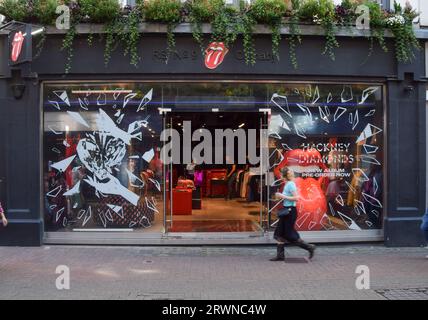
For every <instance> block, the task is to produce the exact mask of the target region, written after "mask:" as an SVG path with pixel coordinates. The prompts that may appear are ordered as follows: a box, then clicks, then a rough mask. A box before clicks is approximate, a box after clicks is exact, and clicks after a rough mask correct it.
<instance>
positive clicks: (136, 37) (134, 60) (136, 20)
mask: <svg viewBox="0 0 428 320" xmlns="http://www.w3.org/2000/svg"><path fill="white" fill-rule="evenodd" d="M140 21H141V14H140V11H139V10H137V9H134V10H132V11H131V12H130V13H129V15H128V19H127V23H126V24H125V25H123V28H122V29H121V28H120V27H119V30H122V34H123V36H122V38H123V39H124V43H125V51H124V55H125V56H126V55H127V54H129V57H130V64H132V65H133V66H135V67H136V66H137V65H138V62H139V61H140V55H139V54H138V44H139V41H140V30H139V27H140Z"/></svg>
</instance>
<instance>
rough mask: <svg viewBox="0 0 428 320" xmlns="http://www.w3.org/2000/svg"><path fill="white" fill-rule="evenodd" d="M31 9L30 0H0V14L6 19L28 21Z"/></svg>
mask: <svg viewBox="0 0 428 320" xmlns="http://www.w3.org/2000/svg"><path fill="white" fill-rule="evenodd" d="M32 11H33V3H32V1H27V0H2V1H0V14H2V15H4V16H5V17H6V19H7V20H8V21H11V20H15V21H22V22H28V21H29V20H30V18H31V14H32Z"/></svg>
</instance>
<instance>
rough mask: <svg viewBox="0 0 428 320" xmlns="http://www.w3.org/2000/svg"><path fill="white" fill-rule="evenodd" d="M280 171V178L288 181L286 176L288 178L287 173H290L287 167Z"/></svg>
mask: <svg viewBox="0 0 428 320" xmlns="http://www.w3.org/2000/svg"><path fill="white" fill-rule="evenodd" d="M280 171H281V174H282V176H283V177H284V178H285V179H287V180H288V178H287V176H288V172H289V171H290V169H289V168H288V167H283V168H281V170H280Z"/></svg>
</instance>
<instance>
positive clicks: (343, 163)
mask: <svg viewBox="0 0 428 320" xmlns="http://www.w3.org/2000/svg"><path fill="white" fill-rule="evenodd" d="M43 92H44V96H43V112H44V138H43V143H44V148H43V152H44V153H43V159H44V161H43V181H44V192H43V200H44V208H45V209H44V221H45V226H46V231H81V230H91V229H102V230H104V229H113V228H114V229H119V228H122V229H131V230H133V231H141V232H159V233H160V232H162V231H163V230H164V229H163V228H164V214H163V213H164V205H165V201H166V202H168V199H163V191H164V181H167V179H166V178H167V177H168V176H169V173H168V172H167V173H164V172H163V168H164V166H163V163H162V162H161V150H162V146H163V142H161V141H160V140H161V139H160V134H161V132H162V130H163V125H164V123H163V119H162V116H161V115H160V114H159V109H158V108H159V107H165V108H169V109H171V110H172V111H173V113H174V111H177V110H181V111H185V112H189V111H190V112H191V114H192V115H194V116H195V117H197V116H198V114H199V113H200V112H210V121H211V122H212V123H211V125H214V124H215V123H214V122H215V121H214V119H215V117H216V116H215V115H216V113H212V111H211V110H220V111H221V112H223V111H224V112H231V113H230V115H229V116H227V117H224V118H222V119H223V120H221V118H219V119H220V120H219V125H218V127H219V128H222V127H224V125H225V124H224V123H226V121H225V119H228V120H230V121H231V119H232V118H233V117H235V118H236V117H238V119H237V120H236V119H235V118H233V119H235V120H236V121H238V120H240V119H239V115H242V116H243V119H244V118H245V117H246V118H245V119H247V120H249V118H248V117H250V114H251V115H255V113H254V112H258V111H259V110H260V109H262V110H266V109H270V110H271V114H270V116H269V118H268V119H267V120H268V124H266V123H263V124H261V127H263V128H265V127H266V125H267V127H268V136H269V139H268V140H269V142H268V143H269V145H268V146H267V147H268V148H264V149H265V150H268V154H267V156H268V157H269V168H268V169H269V170H267V171H268V172H267V175H266V177H267V179H263V181H264V182H267V183H264V184H263V185H260V187H257V188H255V189H254V190H255V191H257V192H260V194H263V196H262V197H261V198H262V199H263V203H262V207H263V208H264V209H265V210H264V217H263V220H265V221H268V222H269V223H268V224H266V225H264V226H263V227H264V228H266V229H269V228H274V227H275V221H276V220H277V216H276V214H277V211H278V209H279V208H280V207H281V205H282V204H281V201H278V200H275V199H274V198H273V195H274V194H275V192H278V191H281V190H282V188H283V185H284V181H283V179H282V178H281V175H280V171H281V168H282V167H284V166H287V167H289V168H291V169H292V170H294V172H295V174H296V177H297V178H296V184H297V187H298V192H299V194H300V199H299V201H298V202H297V211H298V219H297V222H296V224H297V228H298V229H299V230H302V231H321V230H367V229H380V228H382V224H381V221H382V214H383V200H382V199H383V181H384V179H383V164H384V159H383V150H384V148H383V139H384V136H383V122H384V117H383V107H382V87H381V86H376V85H363V84H317V83H310V84H309V83H296V84H293V83H253V84H250V83H237V82H236V83H231V82H206V83H204V82H198V83H178V82H175V83H166V82H164V83H129V82H127V83H110V84H100V83H83V84H82V83H72V84H46V85H45V86H44V90H43ZM221 112H220V113H219V116H220V114H221ZM246 112H248V114H246V115H245V114H244V113H246ZM251 112H252V113H251ZM244 116H245V117H244ZM229 118H230V119H229ZM213 121H214V122H213ZM242 122H245V121H242ZM213 123H214V124H213ZM240 123H241V121H238V122H237V124H240ZM257 123H258V122H257ZM202 125H203V124H202ZM214 127H215V125H214ZM214 127H213V128H214ZM192 129H193V130H198V128H193V127H192ZM232 129H233V128H232ZM235 129H237V128H235ZM265 164H266V162H264V165H265ZM253 167H254V166H253ZM253 169H255V171H257V172H261V171H260V170H259V169H257V168H253ZM240 185H241V184H240ZM241 189H242V188H241ZM242 190H243V189H242ZM242 190H241V191H242ZM241 193H242V192H241ZM238 194H239V193H238ZM268 196H269V197H268ZM267 198H269V201H266V199H267ZM247 199H248V197H247V198H245V199H242V201H241V202H242V204H243V205H245V203H246V201H247ZM238 200H239V199H238ZM241 202H239V201H237V203H241ZM165 208H168V206H166V207H165ZM238 209H239V208H238ZM232 211H233V212H231V213H230V215H231V217H232V216H233V215H234V214H236V212H234V210H232ZM241 211H242V210H241ZM245 212H246V211H245ZM167 215H169V213H168V212H167Z"/></svg>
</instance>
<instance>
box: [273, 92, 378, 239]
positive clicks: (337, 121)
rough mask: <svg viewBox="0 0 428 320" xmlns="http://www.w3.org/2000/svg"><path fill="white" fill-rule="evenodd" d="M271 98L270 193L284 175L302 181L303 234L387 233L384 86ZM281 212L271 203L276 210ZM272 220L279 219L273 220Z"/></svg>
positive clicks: (281, 94)
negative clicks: (290, 173)
mask: <svg viewBox="0 0 428 320" xmlns="http://www.w3.org/2000/svg"><path fill="white" fill-rule="evenodd" d="M275 89H276V90H277V91H276V92H272V95H271V103H272V116H271V122H270V127H269V134H270V139H271V140H273V141H271V143H270V144H271V145H272V144H273V145H274V148H272V149H271V154H270V161H271V168H272V171H273V173H274V174H273V175H274V177H275V178H276V179H278V180H275V181H273V183H272V188H271V189H272V190H271V194H274V193H275V192H276V191H278V189H280V188H281V185H282V180H281V179H280V177H281V175H280V169H281V168H282V167H285V166H287V167H288V168H290V169H291V170H293V171H294V172H295V174H296V176H297V178H296V184H297V188H298V191H299V195H300V199H299V201H298V202H297V211H298V219H297V222H296V225H297V229H298V230H301V231H320V230H364V229H380V228H381V227H382V220H381V219H382V211H383V205H382V203H383V199H382V197H383V129H382V128H383V119H384V118H383V108H382V87H380V86H364V85H321V84H320V85H311V84H299V85H285V86H282V87H277V88H275ZM276 205H278V206H279V205H280V203H279V202H271V207H272V208H273V207H275V206H276ZM271 218H272V219H271V220H274V218H275V217H271Z"/></svg>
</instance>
